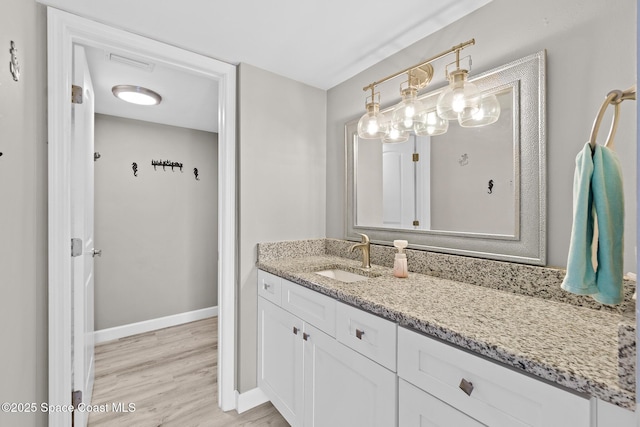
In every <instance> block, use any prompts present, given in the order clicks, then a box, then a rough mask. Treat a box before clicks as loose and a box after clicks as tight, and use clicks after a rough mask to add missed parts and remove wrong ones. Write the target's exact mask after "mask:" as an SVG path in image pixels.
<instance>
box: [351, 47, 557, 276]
mask: <svg viewBox="0 0 640 427" xmlns="http://www.w3.org/2000/svg"><path fill="white" fill-rule="evenodd" d="M545 59H546V51H545V50H542V51H540V52H537V53H535V54H533V55H530V56H527V57H525V58H522V59H518V60H516V61H513V62H510V63H508V64H505V65H502V66H500V67H497V68H495V69H493V70H489V71H487V72H485V73H482V74H479V75H478V76H475V77H474V78H471V79H470V81H473V82H474V83H475V84H476V85H478V87H479V88H480V90H483V91H487V90H492V89H495V88H498V87H505V86H511V87H512V88H513V90H514V92H518V90H519V94H518V93H514V98H515V100H514V101H515V102H514V109H516V108H517V107H518V106H519V111H516V113H515V114H514V117H516V118H517V119H518V120H517V121H515V122H514V165H516V176H515V182H516V183H518V184H519V189H520V191H519V192H517V191H516V197H515V200H516V203H518V202H519V206H516V209H515V211H516V212H519V217H518V218H516V225H519V229H518V230H516V232H515V236H499V235H490V234H480V233H468V232H464V233H462V232H455V231H431V230H411V229H409V230H408V229H390V228H385V227H372V226H360V225H356V209H355V203H356V184H357V183H356V180H355V171H356V170H357V165H356V157H357V153H356V152H355V150H354V146H355V142H356V139H357V132H356V128H357V120H354V121H351V122H349V123H347V124H346V125H345V148H346V161H347V165H346V171H347V179H346V183H347V188H346V195H347V200H346V202H347V203H346V206H347V225H346V230H347V236H346V238H347V239H349V240H360V236H359V235H358V233H365V234H367V235H368V236H369V238H370V239H371V242H373V243H377V244H383V245H392V244H393V240H395V239H403V240H408V241H409V247H410V248H414V249H420V250H427V251H434V252H442V253H450V254H457V255H467V256H473V257H478V258H486V259H495V260H502V261H509V262H517V263H523V264H533V265H545V264H546V211H547V210H546V66H545ZM441 91H442V88H441V89H439V90H437V91H433V92H430V93H428V94H426V95H424V96H422V97H421V98H423V97H432V96H437V94H438V93H439V92H441ZM518 95H519V97H518ZM518 130H519V132H518ZM518 136H519V138H518ZM517 166H519V172H520V173H519V174H518V173H517V171H518V168H517Z"/></svg>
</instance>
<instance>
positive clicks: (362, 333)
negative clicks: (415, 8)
mask: <svg viewBox="0 0 640 427" xmlns="http://www.w3.org/2000/svg"><path fill="white" fill-rule="evenodd" d="M363 335H364V331H361V330H360V329H356V338H358V339H359V340H361V339H362V336H363Z"/></svg>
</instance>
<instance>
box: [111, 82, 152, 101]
mask: <svg viewBox="0 0 640 427" xmlns="http://www.w3.org/2000/svg"><path fill="white" fill-rule="evenodd" d="M111 92H112V93H113V95H114V96H115V97H116V98H119V99H122V100H123V101H126V102H130V103H132V104H138V105H157V104H160V102H161V101H162V97H161V96H160V95H159V94H158V93H156V92H154V91H152V90H151V89H147V88H145V87H141V86H133V85H116V86H114V87H112V88H111Z"/></svg>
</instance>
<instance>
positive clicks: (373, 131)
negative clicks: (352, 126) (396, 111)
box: [358, 102, 385, 139]
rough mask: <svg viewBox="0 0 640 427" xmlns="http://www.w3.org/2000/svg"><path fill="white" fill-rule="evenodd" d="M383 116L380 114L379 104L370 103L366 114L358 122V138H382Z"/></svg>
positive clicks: (383, 129)
mask: <svg viewBox="0 0 640 427" xmlns="http://www.w3.org/2000/svg"><path fill="white" fill-rule="evenodd" d="M384 121H385V119H384V116H383V115H382V113H380V104H378V103H377V102H370V103H368V104H367V112H366V113H364V115H363V116H362V117H361V118H360V121H358V136H359V137H360V138H363V139H378V138H381V137H382V136H384V134H385V126H384Z"/></svg>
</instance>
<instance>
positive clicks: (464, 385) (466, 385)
mask: <svg viewBox="0 0 640 427" xmlns="http://www.w3.org/2000/svg"><path fill="white" fill-rule="evenodd" d="M459 387H460V389H461V390H462V391H464V392H465V393H467V396H471V392H472V391H473V383H472V382H471V381H467V380H465V379H464V378H463V379H462V381H460V386H459Z"/></svg>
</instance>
